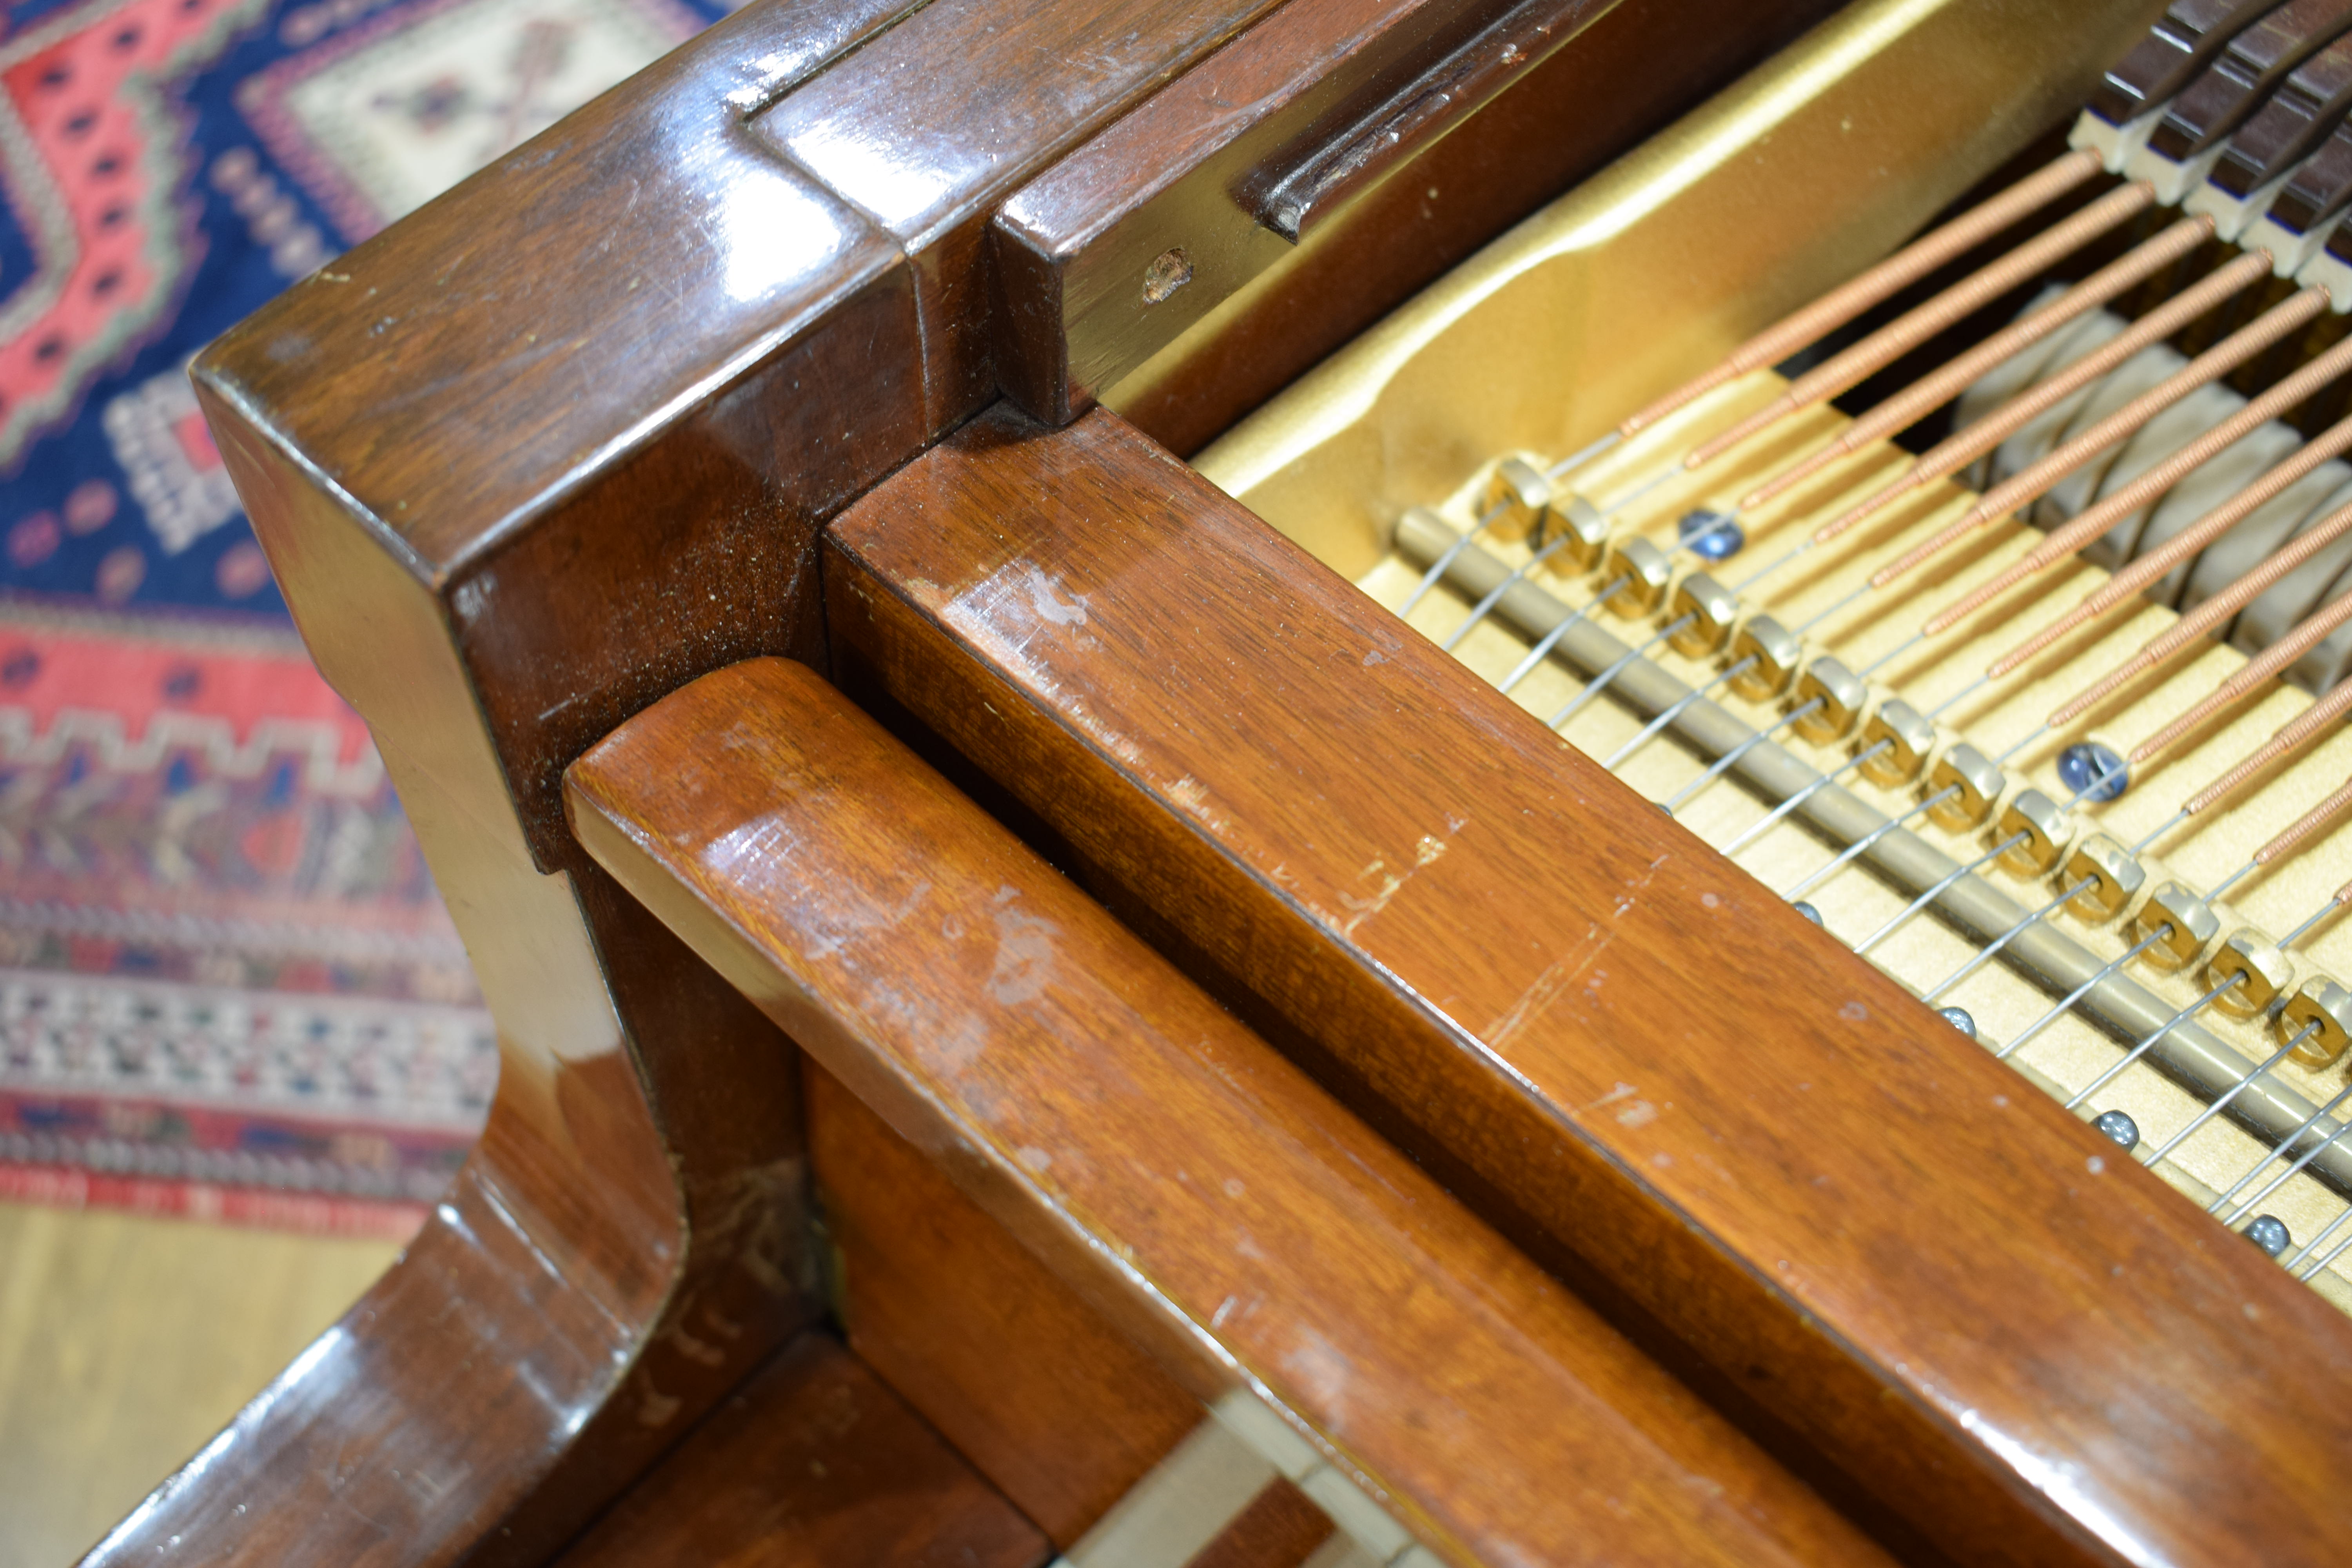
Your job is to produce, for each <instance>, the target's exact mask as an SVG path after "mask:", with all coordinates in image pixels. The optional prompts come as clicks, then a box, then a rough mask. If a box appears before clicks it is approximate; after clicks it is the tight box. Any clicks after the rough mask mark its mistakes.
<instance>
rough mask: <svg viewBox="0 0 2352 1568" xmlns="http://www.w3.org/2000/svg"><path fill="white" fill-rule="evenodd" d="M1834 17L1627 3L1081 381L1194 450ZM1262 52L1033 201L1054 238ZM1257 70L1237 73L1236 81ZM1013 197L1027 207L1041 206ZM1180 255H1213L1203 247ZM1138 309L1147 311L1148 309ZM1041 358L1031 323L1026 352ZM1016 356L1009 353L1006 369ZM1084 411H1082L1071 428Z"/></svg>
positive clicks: (1047, 178)
mask: <svg viewBox="0 0 2352 1568" xmlns="http://www.w3.org/2000/svg"><path fill="white" fill-rule="evenodd" d="M1838 4H1839V0H1743V3H1742V4H1738V5H1709V4H1693V3H1692V0H1619V4H1617V5H1614V6H1612V7H1611V8H1609V9H1608V11H1607V12H1606V14H1605V15H1600V16H1597V19H1593V20H1591V22H1590V23H1589V25H1587V26H1584V28H1583V30H1582V31H1581V32H1579V33H1578V34H1577V35H1576V36H1575V37H1574V38H1573V39H1571V40H1570V42H1569V43H1568V44H1567V45H1566V46H1564V47H1560V48H1558V49H1555V50H1553V51H1552V53H1551V55H1550V57H1549V58H1548V59H1546V60H1545V61H1544V62H1543V63H1542V64H1541V65H1539V66H1538V67H1537V68H1535V69H1533V70H1531V71H1529V72H1528V74H1527V75H1526V76H1524V77H1522V78H1520V79H1519V80H1518V81H1517V84H1516V85H1514V86H1512V87H1511V88H1509V89H1507V90H1506V91H1505V92H1503V93H1502V94H1501V96H1499V97H1497V98H1496V99H1495V100H1493V101H1492V102H1490V103H1488V104H1486V107H1485V108H1483V109H1481V110H1479V111H1478V113H1477V114H1476V115H1475V116H1474V117H1473V118H1472V119H1471V120H1469V121H1467V122H1466V123H1465V124H1463V125H1461V126H1459V127H1458V128H1456V129H1455V130H1454V131H1453V132H1451V133H1450V134H1448V135H1447V136H1445V137H1444V139H1443V140H1441V141H1439V142H1436V143H1435V144H1434V145H1433V146H1430V147H1428V148H1426V149H1425V150H1424V151H1423V152H1421V153H1418V154H1417V155H1416V156H1415V157H1413V158H1412V161H1411V162H1410V163H1407V164H1405V166H1404V167H1402V169H1400V170H1399V171H1397V172H1396V173H1395V174H1393V175H1392V176H1391V177H1390V178H1388V179H1387V180H1385V181H1384V182H1382V183H1381V184H1378V185H1376V186H1375V187H1373V188H1372V189H1371V190H1370V191H1367V192H1365V193H1364V194H1363V195H1361V196H1360V197H1359V198H1358V199H1356V200H1353V201H1351V202H1349V203H1347V204H1346V205H1342V206H1341V207H1339V209H1338V210H1337V211H1335V212H1333V213H1332V214H1331V215H1330V216H1329V217H1328V219H1326V220H1324V221H1322V222H1321V223H1319V224H1318V226H1316V227H1315V228H1314V229H1313V230H1312V231H1311V232H1309V233H1308V234H1307V237H1306V239H1305V241H1304V242H1303V243H1301V244H1300V245H1298V246H1297V247H1295V248H1293V247H1286V246H1284V245H1283V244H1282V243H1281V242H1280V241H1278V240H1276V239H1274V238H1273V237H1271V236H1270V235H1266V234H1264V233H1259V234H1257V235H1256V237H1255V238H1254V239H1253V240H1252V241H1251V242H1250V244H1251V245H1252V246H1253V247H1255V250H1254V252H1252V254H1254V255H1255V256H1256V257H1257V258H1259V259H1260V260H1261V261H1264V262H1265V266H1264V269H1263V270H1261V271H1258V272H1256V273H1255V276H1254V277H1253V278H1251V279H1250V280H1249V281H1248V282H1247V284H1246V285H1245V286H1244V288H1242V289H1240V291H1239V292H1237V293H1235V294H1234V296H1233V297H1232V298H1231V299H1230V300H1227V301H1225V302H1224V303H1223V304H1221V305H1219V306H1218V307H1217V308H1216V309H1215V310H1213V311H1211V312H1209V313H1208V314H1207V315H1206V316H1205V317H1204V318H1203V319H1202V320H1201V321H1198V322H1197V323H1193V324H1192V325H1191V330H1190V331H1187V332H1186V333H1185V335H1183V336H1182V337H1181V338H1180V339H1178V340H1177V341H1175V342H1173V343H1172V344H1171V345H1170V346H1169V347H1167V348H1166V349H1165V350H1163V351H1161V352H1160V353H1158V354H1157V355H1156V356H1155V357H1153V358H1151V359H1150V361H1149V362H1148V363H1146V362H1145V361H1144V360H1143V359H1142V358H1141V356H1140V355H1139V354H1134V353H1130V352H1127V351H1125V350H1123V351H1122V352H1120V353H1118V356H1117V357H1116V358H1115V359H1113V360H1111V361H1108V362H1107V363H1102V364H1100V365H1093V364H1090V365H1089V366H1088V369H1087V372H1086V373H1085V374H1083V375H1079V376H1076V377H1075V380H1076V382H1077V383H1078V384H1080V385H1082V386H1084V387H1087V388H1089V389H1096V388H1097V385H1098V386H1099V387H1100V388H1108V387H1110V386H1111V385H1113V384H1115V383H1117V382H1118V377H1119V376H1120V375H1122V374H1128V373H1129V372H1134V373H1135V374H1132V375H1130V376H1129V379H1128V381H1126V382H1125V383H1124V384H1118V389H1117V392H1116V395H1114V396H1113V398H1112V404H1113V406H1115V407H1116V408H1117V409H1118V411H1119V413H1120V414H1121V415H1123V416H1125V417H1127V418H1128V419H1129V421H1130V422H1132V423H1133V424H1135V425H1136V426H1139V428H1141V429H1143V430H1145V431H1147V432H1149V433H1150V435H1151V436H1152V437H1154V438H1155V439H1158V440H1160V441H1161V442H1163V443H1164V444H1166V445H1167V446H1169V447H1172V448H1174V449H1175V450H1177V451H1179V452H1192V451H1195V450H1197V449H1199V448H1200V447H1203V446H1205V445H1207V443H1208V442H1209V440H1210V439H1211V438H1212V437H1214V436H1216V435H1217V434H1218V433H1219V432H1220V431H1222V430H1223V429H1224V428H1225V426H1228V425H1230V424H1232V423H1233V422H1234V420H1236V419H1238V418H1240V417H1241V416H1243V415H1244V414H1246V413H1247V412H1249V410H1250V409H1252V408H1254V407H1255V406H1256V405H1258V404H1260V403H1262V402H1264V401H1265V399H1266V398H1268V397H1270V396H1272V395H1274V394H1275V393H1276V392H1278V391H1280V390H1281V389H1282V388H1283V387H1284V386H1286V385H1288V384H1290V383H1291V382H1292V381H1294V380H1296V379H1297V377H1298V376H1299V375H1301V374H1304V373H1305V372H1306V371H1307V370H1309V369H1311V368H1313V367H1314V366H1315V365H1316V364H1318V363H1321V362H1322V360H1323V359H1325V358H1326V357H1327V356H1328V355H1329V354H1330V353H1332V352H1333V351H1334V350H1336V349H1338V348H1339V347H1340V346H1341V345H1342V344H1344V343H1346V342H1349V340H1351V339H1352V338H1354V337H1355V336H1356V335H1357V334H1358V333H1360V332H1361V331H1364V330H1365V329H1366V328H1368V327H1370V325H1372V323H1373V322H1375V321H1379V320H1380V319H1381V317H1382V316H1385V315H1386V314H1388V312H1389V311H1390V310H1393V309H1395V308H1396V307H1397V306H1398V305H1399V304H1401V303H1402V302H1403V301H1404V300H1406V299H1408V298H1410V297H1411V296H1412V294H1413V293H1414V292H1415V291H1416V290H1418V289H1421V288H1423V286H1425V285H1426V284H1428V283H1430V282H1431V281H1433V280H1434V279H1437V278H1438V277H1440V276H1442V275H1443V274H1444V272H1445V271H1446V269H1447V268H1451V267H1453V266H1454V264H1455V263H1457V262H1459V261H1461V260H1462V259H1463V258H1465V257H1467V256H1469V255H1470V254H1471V253H1472V252H1473V251H1475V250H1476V249H1477V248H1478V247H1480V246H1482V245H1484V244H1486V242H1487V241H1488V240H1489V239H1492V238H1493V237H1495V236H1496V235H1498V234H1500V233H1502V232H1503V231H1504V230H1505V229H1507V228H1508V227H1509V226H1511V225H1512V224H1514V223H1517V221H1518V220H1519V219H1520V218H1522V217H1524V216H1527V215H1528V213H1529V212H1531V211H1533V210H1534V209H1535V208H1536V207H1537V206H1538V205H1541V204H1542V203H1543V202H1545V201H1547V200H1549V198H1551V197H1552V196H1555V195H1559V193H1560V192H1561V191H1564V190H1566V189H1568V188H1569V187H1570V185H1572V184H1575V183H1576V182H1577V181H1578V180H1580V179H1582V178H1584V177H1585V176H1586V175H1588V174H1592V173H1594V172H1595V171H1597V170H1599V169H1600V168H1601V166H1602V165H1604V164H1606V163H1608V162H1609V161H1610V160H1611V159H1612V158H1614V157H1616V156H1618V155H1619V154H1621V153H1624V152H1626V151H1628V150H1630V149H1631V148H1633V147H1634V146H1635V145H1637V144H1638V143H1639V142H1641V141H1642V140H1643V138H1644V137H1647V136H1648V135H1650V134H1651V133H1652V132H1656V131H1660V130H1663V129H1664V127H1665V126H1667V125H1668V124H1671V123H1672V122H1673V121H1675V119H1676V118H1677V117H1678V116H1680V115H1681V114H1682V113H1683V112H1684V111H1685V110H1689V109H1691V108H1693V107H1695V106H1696V104H1698V103H1699V102H1700V101H1701V100H1704V99H1705V98H1706V96H1707V95H1708V94H1709V93H1712V92H1714V91H1716V90H1717V89H1719V88H1722V87H1725V86H1727V85H1728V84H1729V83H1730V82H1731V81H1732V80H1733V79H1736V78H1737V77H1738V76H1739V75H1740V74H1741V73H1742V72H1744V71H1746V70H1748V68H1750V67H1752V66H1754V65H1756V64H1757V63H1758V62H1759V61H1760V60H1761V59H1762V58H1764V57H1765V56H1767V55H1769V54H1770V53H1771V52H1772V51H1774V50H1775V49H1778V48H1779V47H1781V46H1782V45H1784V44H1786V43H1789V42H1790V41H1791V40H1792V39H1794V38H1795V37H1797V35H1798V34H1799V33H1801V32H1802V31H1803V30H1804V29H1805V28H1806V27H1808V26H1811V25H1812V24H1813V23H1814V22H1816V21H1818V20H1820V19H1821V18H1822V17H1824V16H1828V15H1829V14H1830V13H1831V12H1832V11H1833V10H1835V9H1837V6H1838ZM1294 9H1297V5H1291V6H1286V7H1285V8H1284V9H1283V10H1282V11H1280V12H1277V13H1276V15H1275V16H1271V17H1269V18H1268V19H1267V20H1266V21H1265V22H1262V23H1260V24H1259V26H1258V28H1257V29H1255V31H1269V30H1272V29H1276V28H1279V27H1287V26H1291V25H1292V24H1291V23H1290V22H1289V16H1290V13H1291V11H1292V10H1294ZM1595 9H1596V10H1597V7H1596V8H1595ZM1250 41H1251V38H1250V36H1248V35H1245V36H1244V37H1243V38H1241V39H1239V40H1236V41H1235V43H1234V45H1232V46H1230V47H1228V48H1227V49H1226V50H1225V51H1224V52H1223V54H1221V55H1219V56H1217V57H1214V58H1212V59H1211V60H1209V61H1207V62H1205V63H1204V64H1203V65H1202V67H1200V68H1197V69H1195V70H1194V71H1192V72H1191V73H1188V74H1187V75H1186V76H1185V77H1184V78H1182V79H1180V80H1179V81H1177V82H1176V83H1175V84H1174V85H1173V87H1171V89H1170V90H1169V91H1168V92H1165V93H1162V94H1161V95H1160V97H1159V98H1155V99H1154V100H1152V101H1151V102H1150V104H1147V105H1145V106H1144V108H1143V109H1141V110H1138V111H1137V113H1136V114H1134V115H1130V116H1129V117H1128V119H1126V120H1123V121H1118V122H1117V123H1115V124H1113V125H1112V126H1110V127H1109V128H1108V130H1106V131H1105V132H1102V134H1101V135H1099V136H1098V137H1097V138H1096V140H1095V141H1094V142H1089V143H1088V144H1087V146H1086V147H1084V148H1082V149H1080V150H1079V151H1078V152H1076V153H1074V154H1072V155H1071V157H1069V158H1068V159H1066V160H1064V161H1063V162H1062V163H1059V164H1056V165H1055V169H1054V170H1053V171H1051V172H1049V173H1048V174H1045V175H1043V176H1041V177H1040V179H1039V181H1038V183H1037V184H1036V185H1035V186H1034V187H1032V189H1033V190H1034V192H1035V201H1036V205H1037V211H1038V212H1039V214H1040V225H1041V227H1043V228H1044V229H1045V230H1047V231H1049V232H1051V233H1055V234H1065V233H1066V234H1069V235H1073V236H1076V235H1082V234H1084V233H1085V232H1086V231H1087V228H1088V227H1089V226H1091V225H1092V224H1093V223H1094V222H1095V221H1097V220H1096V219H1095V218H1094V217H1093V216H1092V215H1093V214H1094V212H1095V211H1097V208H1096V207H1095V205H1093V204H1095V203H1097V202H1101V203H1103V204H1105V205H1108V206H1109V207H1110V208H1112V209H1113V210H1114V211H1116V210H1118V208H1119V206H1120V205H1121V204H1125V203H1133V202H1136V201H1139V200H1141V199H1143V198H1145V197H1148V196H1149V195H1150V192H1151V191H1152V190H1153V189H1154V188H1155V184H1154V178H1153V176H1154V175H1155V174H1156V173H1157V164H1156V163H1155V162H1154V160H1155V158H1156V157H1157V153H1156V151H1155V148H1154V146H1153V143H1152V141H1151V139H1150V138H1148V137H1147V136H1145V135H1144V134H1143V130H1144V126H1143V125H1142V124H1141V123H1139V121H1142V118H1143V117H1144V116H1145V115H1150V116H1153V117H1154V119H1155V121H1156V120H1158V119H1160V118H1165V119H1170V120H1176V121H1180V123H1181V121H1183V118H1184V117H1185V116H1186V115H1188V114H1189V115H1194V116H1198V117H1200V122H1201V124H1202V126H1203V127H1204V128H1206V127H1213V125H1214V123H1215V121H1214V118H1213V117H1214V115H1215V113H1216V112H1217V109H1218V106H1217V104H1216V103H1215V102H1214V100H1211V99H1209V98H1207V97H1206V95H1203V94H1201V93H1198V92H1196V91H1195V87H1196V83H1195V81H1194V79H1195V78H1199V77H1202V75H1203V73H1204V72H1209V71H1213V70H1218V69H1222V68H1224V62H1225V58H1226V56H1229V55H1232V56H1238V55H1239V53H1240V51H1241V50H1242V49H1243V48H1244V46H1245V45H1247V44H1248V43H1249V42H1250ZM1241 63H1242V62H1241V60H1240V59H1238V58H1236V60H1235V62H1234V69H1235V70H1238V69H1239V68H1240V66H1241ZM1163 103H1165V104H1166V105H1167V107H1166V108H1164V109H1163V107H1162V105H1163ZM1171 133H1172V128H1171ZM1212 166H1213V167H1214V166H1218V165H1216V164H1214V163H1213V165H1212ZM1189 184H1190V182H1188V185H1189ZM1180 195H1182V197H1183V199H1184V200H1187V201H1190V200H1193V199H1200V200H1203V201H1206V200H1210V199H1212V198H1213V199H1214V201H1215V203H1216V205H1213V206H1211V207H1209V208H1208V209H1207V220H1208V224H1209V230H1210V232H1211V233H1212V234H1213V235H1220V236H1221V235H1223V234H1225V233H1227V231H1228V230H1229V229H1230V228H1231V226H1234V225H1235V224H1237V223H1243V222H1246V221H1249V220H1247V219H1245V218H1244V217H1243V216H1242V210H1241V208H1240V206H1239V205H1236V204H1235V203H1234V201H1233V200H1232V198H1231V197H1230V195H1227V194H1226V193H1224V192H1222V191H1220V192H1210V191H1206V190H1203V191H1200V192H1197V193H1189V194H1186V187H1183V186H1180V187H1178V189H1177V190H1176V191H1171V193H1169V195H1168V196H1166V197H1160V198H1158V199H1157V200H1156V201H1150V202H1148V203H1147V204H1146V208H1147V210H1148V211H1150V212H1153V213H1157V212H1159V211H1160V210H1161V208H1162V207H1163V206H1165V205H1168V204H1169V203H1170V201H1171V199H1174V198H1177V197H1178V196H1180ZM1017 199H1020V200H1023V201H1027V200H1030V199H1031V192H1027V191H1024V193H1023V195H1022V196H1021V197H1020V198H1017ZM1173 216H1175V217H1176V218H1177V219H1178V220H1179V221H1180V222H1181V223H1183V224H1186V225H1196V220H1200V219H1201V218H1202V209H1201V208H1198V207H1192V206H1184V207H1179V208H1177V209H1175V211H1174V213H1173ZM1167 243H1170V244H1175V243H1192V244H1201V245H1202V249H1204V250H1205V251H1208V252H1209V253H1211V254H1214V253H1216V251H1217V246H1216V244H1213V243H1203V242H1202V241H1200V240H1198V239H1197V238H1195V237H1194V235H1193V233H1192V232H1190V231H1188V232H1187V233H1186V234H1185V235H1182V236H1172V237H1171V238H1170V239H1169V240H1168V241H1167ZM1151 254H1152V255H1157V254H1158V252H1157V251H1154V252H1152V253H1151ZM1009 279H1010V274H1008V281H1009ZM1211 281H1212V282H1213V281H1214V280H1213V279H1212V280H1211ZM1195 298H1196V299H1198V298H1199V296H1198V295H1197V294H1196V295H1195ZM1129 308H1130V309H1132V310H1136V311H1137V312H1138V313H1139V314H1143V313H1147V312H1145V311H1144V309H1143V307H1142V305H1141V302H1140V300H1139V299H1131V300H1130V301H1129ZM1161 310H1182V311H1187V312H1191V311H1194V310H1195V306H1194V305H1192V303H1189V302H1188V301H1187V300H1186V299H1185V292H1182V291H1180V292H1179V293H1178V294H1176V295H1175V296H1173V297H1171V299H1170V300H1168V301H1167V304H1166V305H1164V306H1158V307H1152V308H1151V309H1150V312H1149V313H1151V314H1157V313H1158V312H1160V311H1161ZM1188 321H1189V317H1188ZM1092 337H1093V333H1092V329H1091V328H1090V329H1089V332H1088V334H1087V338H1088V341H1092ZM1045 341H1046V340H1045V338H1044V337H1043V336H1042V335H1034V336H1033V331H1032V328H1031V326H1030V324H1029V323H1027V322H1025V321H1024V323H1023V330H1022V343H1023V352H1024V353H1031V352H1035V345H1036V344H1038V343H1040V342H1045ZM1160 341H1164V340H1160V339H1159V335H1158V331H1157V329H1154V330H1153V332H1152V333H1151V335H1150V337H1149V338H1146V339H1143V340H1140V341H1139V342H1136V343H1135V344H1133V345H1131V346H1132V347H1144V346H1150V347H1157V346H1158V342H1160ZM1011 357H1012V355H1011V353H1010V351H1007V352H1006V353H1005V355H1004V358H1005V359H1006V360H1007V362H1008V363H1009V362H1010V360H1011ZM1005 380H1006V385H1007V390H1008V393H1011V394H1013V395H1016V396H1017V397H1018V396H1025V395H1026V394H1024V393H1022V392H1021V391H1020V390H1019V389H1020V388H1021V387H1022V386H1024V383H1023V382H1020V381H1016V380H1014V379H1013V377H1012V376H1011V375H1010V374H1007V375H1006V378H1005ZM1083 407H1084V402H1083V401H1079V400H1074V401H1073V402H1072V404H1071V411H1072V412H1074V413H1075V412H1077V411H1079V410H1080V409H1082V408H1083ZM1036 411H1037V412H1043V407H1042V405H1040V406H1039V407H1038V409H1037V410H1036Z"/></svg>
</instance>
